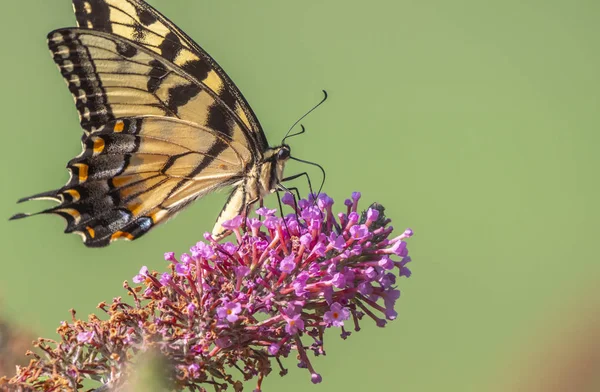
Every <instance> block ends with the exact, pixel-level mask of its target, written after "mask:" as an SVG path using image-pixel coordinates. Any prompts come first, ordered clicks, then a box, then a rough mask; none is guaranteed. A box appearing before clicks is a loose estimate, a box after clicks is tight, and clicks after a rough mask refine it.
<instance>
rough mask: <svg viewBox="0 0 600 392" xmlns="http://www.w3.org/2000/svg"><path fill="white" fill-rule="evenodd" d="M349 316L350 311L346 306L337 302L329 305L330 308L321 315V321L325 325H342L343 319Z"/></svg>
mask: <svg viewBox="0 0 600 392" xmlns="http://www.w3.org/2000/svg"><path fill="white" fill-rule="evenodd" d="M349 318H350V311H349V310H348V309H347V308H344V307H342V305H340V304H339V303H337V302H334V303H333V304H332V305H331V308H330V310H329V311H328V312H326V313H325V315H324V316H323V321H325V323H327V325H333V326H334V327H343V326H344V321H345V320H348V319H349Z"/></svg>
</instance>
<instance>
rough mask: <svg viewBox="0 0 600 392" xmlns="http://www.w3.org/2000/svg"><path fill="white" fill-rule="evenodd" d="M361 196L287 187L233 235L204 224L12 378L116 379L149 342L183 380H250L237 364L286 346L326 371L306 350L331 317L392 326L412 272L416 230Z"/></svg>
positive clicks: (259, 372) (249, 364)
mask: <svg viewBox="0 0 600 392" xmlns="http://www.w3.org/2000/svg"><path fill="white" fill-rule="evenodd" d="M360 198H361V197H360V194H359V193H358V192H356V193H354V194H353V195H352V198H351V199H349V200H347V202H346V203H345V205H346V207H344V206H340V207H342V209H343V211H339V210H338V211H333V210H332V208H333V207H334V206H335V204H334V203H333V199H331V198H330V197H329V196H327V195H326V194H319V195H310V196H309V197H307V198H305V199H300V200H298V203H297V204H298V205H297V206H296V204H295V203H294V199H293V197H292V195H291V194H286V195H284V204H285V205H286V206H285V207H284V211H283V212H282V214H283V217H282V218H280V217H279V214H278V213H277V212H276V211H275V210H269V209H267V208H264V207H263V208H259V209H258V211H257V214H258V215H259V216H262V217H264V218H263V221H262V222H261V221H260V220H259V219H256V218H247V219H245V218H243V217H242V216H238V217H236V218H234V219H232V220H231V221H228V222H226V223H225V226H226V227H227V228H228V229H229V230H234V231H235V236H234V237H232V238H233V242H227V241H221V240H217V239H216V238H215V237H213V236H212V235H211V234H208V233H207V234H205V235H204V236H203V237H204V239H205V240H206V241H200V242H198V243H196V244H195V245H193V246H192V247H191V248H190V252H189V253H184V254H182V255H181V257H179V258H175V254H174V253H172V252H168V253H165V255H164V258H165V260H166V261H167V262H168V263H166V264H168V268H169V269H168V272H164V271H161V272H155V271H152V272H151V273H150V272H149V271H148V269H147V268H145V267H144V268H142V269H141V270H140V273H139V274H138V275H136V277H134V282H135V284H136V285H135V286H133V285H132V286H129V285H128V283H127V282H126V283H125V288H126V289H127V292H128V293H129V294H130V295H131V296H132V300H131V301H127V302H122V300H121V297H117V298H115V299H114V300H113V302H112V303H110V304H107V303H101V304H100V305H99V308H100V309H101V311H103V312H104V313H106V315H103V316H104V317H91V318H90V319H89V320H88V321H81V320H74V321H72V322H63V323H62V324H61V326H60V328H59V333H60V334H61V339H60V340H57V341H54V340H52V341H51V340H43V341H40V342H39V343H38V345H39V347H40V348H41V349H42V350H40V352H41V356H40V357H39V358H38V359H37V362H35V363H33V364H32V365H30V367H23V368H20V369H19V370H18V378H17V380H28V381H27V383H30V382H31V383H34V382H38V383H39V381H40V380H42V381H43V382H44V384H43V385H44V387H49V388H53V390H60V389H61V388H62V387H63V386H64V385H63V384H58V382H59V381H61V380H62V381H65V380H66V381H67V382H72V383H73V385H74V386H76V383H78V382H80V380H79V379H78V378H81V377H82V376H81V375H82V374H85V377H86V378H88V379H91V380H92V381H94V380H96V381H100V382H105V381H104V380H109V379H110V380H111V382H114V383H115V385H117V384H118V383H119V382H120V380H119V377H121V376H120V375H122V374H130V371H129V369H126V368H125V366H127V365H128V364H129V362H130V361H134V360H135V358H134V357H135V355H136V353H137V352H138V351H140V347H143V346H144V345H146V344H151V345H153V347H155V348H157V349H158V350H159V351H160V354H161V355H164V356H165V357H166V359H167V361H165V366H167V367H168V368H169V369H168V370H169V372H171V373H172V374H173V376H174V377H176V378H175V379H176V380H177V383H178V386H180V387H181V389H189V390H199V389H201V388H202V387H203V384H205V382H206V380H209V379H210V380H211V382H214V383H215V385H217V384H216V383H219V385H220V384H231V385H233V387H234V389H236V388H238V387H239V386H241V384H239V383H240V382H241V381H243V380H239V379H238V378H237V377H236V376H235V369H236V368H238V369H243V372H244V373H245V374H246V375H248V376H258V377H261V378H262V377H264V376H265V373H264V370H265V369H268V368H270V366H271V364H270V363H269V362H271V361H279V360H280V358H282V357H290V358H293V357H297V358H298V362H297V364H298V366H299V367H300V368H305V369H308V371H309V372H310V374H311V380H312V381H313V382H315V383H318V382H321V376H320V375H319V373H317V371H316V370H315V369H314V364H311V360H310V354H314V355H321V354H323V353H324V346H323V345H324V343H323V342H324V334H325V333H326V331H327V329H326V328H325V327H327V328H329V327H344V326H345V328H342V330H341V332H340V334H339V336H340V337H341V338H342V339H346V338H349V337H350V335H351V332H350V330H351V329H354V330H355V331H358V330H359V329H360V323H361V322H364V321H365V320H367V321H371V322H373V323H374V324H375V325H377V326H379V327H383V326H385V325H386V323H387V321H386V320H393V319H395V318H396V317H397V312H396V310H395V305H396V302H397V300H398V299H399V297H400V291H399V290H398V289H397V286H398V283H399V282H400V281H401V280H402V277H408V276H410V270H409V269H408V268H407V266H406V265H407V264H408V263H409V262H410V257H409V256H408V248H407V245H406V242H405V240H407V239H408V238H409V237H410V236H411V235H412V231H411V230H410V229H407V230H405V231H404V232H403V233H402V234H400V235H398V236H396V237H395V238H391V234H392V232H393V228H392V227H391V226H389V224H390V219H387V218H386V219H382V217H381V216H380V215H382V214H383V213H382V211H383V208H382V207H381V206H379V205H375V204H374V205H372V206H371V207H370V208H369V207H368V206H365V207H364V208H362V209H359V200H360ZM288 206H292V207H293V208H289V207H288ZM285 210H288V211H285ZM290 210H292V213H289V211H290ZM365 210H366V211H365ZM286 213H287V215H286ZM244 219H245V220H244ZM244 222H245V224H243V223H244ZM375 222H377V223H376V224H374V223H375ZM396 269H397V271H396ZM351 318H352V319H351ZM347 320H350V321H349V322H348V323H345V321H347ZM84 344H85V347H84V350H82V347H81V345H84ZM294 351H295V353H294ZM44 353H46V354H44ZM265 354H267V355H265ZM44 355H45V356H44ZM107 363H108V364H110V367H107V366H106V364H107ZM232 364H236V365H235V367H232ZM65 374H66V375H67V376H68V378H67V379H65V378H61V377H62V376H63V375H65ZM55 375H58V377H55ZM36 377H38V378H37V379H36ZM54 380H57V381H54ZM62 381H61V382H62ZM40 385H41V384H40ZM69 385H71V384H69ZM258 389H260V382H259V387H258Z"/></svg>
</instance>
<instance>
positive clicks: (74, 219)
mask: <svg viewBox="0 0 600 392" xmlns="http://www.w3.org/2000/svg"><path fill="white" fill-rule="evenodd" d="M184 128H185V130H187V132H177V131H178V130H182V129H184ZM159 129H162V130H166V135H167V136H168V138H161V137H157V136H161V135H158V130H159ZM167 139H168V140H167ZM217 140H220V141H221V142H222V143H224V144H225V146H226V148H225V149H224V152H223V153H222V154H220V155H219V156H212V155H210V153H209V150H210V148H211V147H210V146H211V145H214V144H215V143H216V141H217ZM83 144H84V150H83V152H82V153H81V154H80V155H79V156H78V157H77V158H74V159H73V160H71V161H70V162H69V164H68V166H67V167H68V168H69V170H70V172H71V179H70V180H69V182H68V183H67V185H65V186H64V187H62V188H61V189H58V190H56V191H51V192H45V193H43V194H38V195H35V196H32V197H30V198H26V199H23V200H21V201H26V200H32V199H41V198H44V199H52V200H55V201H57V202H59V205H57V206H55V207H53V208H50V209H48V210H45V211H42V212H41V213H44V214H48V213H51V214H57V215H60V216H62V217H63V218H65V219H66V220H67V228H66V230H65V232H67V233H73V232H76V233H79V234H81V235H82V236H83V237H84V241H85V244H86V245H88V246H104V245H106V244H108V243H109V242H111V241H113V240H115V239H118V238H125V239H135V238H137V237H139V236H141V235H143V234H145V233H146V232H148V231H149V230H150V229H151V228H152V227H154V226H155V225H156V224H158V223H160V222H162V221H164V220H167V219H168V218H170V217H172V216H173V215H174V214H175V213H177V212H178V211H180V210H181V209H182V208H184V207H185V206H187V205H188V204H189V203H190V202H192V201H193V200H195V199H196V198H198V197H202V196H203V195H205V194H206V193H208V192H211V191H213V190H215V189H218V188H221V187H224V186H228V185H232V184H236V183H238V182H239V181H240V180H241V177H242V172H241V170H242V164H243V160H242V158H241V156H240V155H239V154H238V153H237V151H236V150H235V148H234V147H236V148H238V149H239V148H240V146H235V144H234V143H233V142H226V141H223V140H222V139H220V138H219V136H217V135H216V134H214V133H211V132H207V131H206V130H205V129H202V128H198V127H194V126H191V125H190V124H188V123H184V122H182V121H181V120H177V119H171V118H161V117H142V118H128V119H125V120H117V121H113V122H109V123H107V124H106V125H105V126H103V127H102V128H100V129H99V130H97V131H96V132H94V133H93V134H92V135H90V136H89V137H88V138H86V139H85V140H84V142H83ZM20 217H23V216H15V218H20Z"/></svg>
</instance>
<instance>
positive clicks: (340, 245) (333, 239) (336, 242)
mask: <svg viewBox="0 0 600 392" xmlns="http://www.w3.org/2000/svg"><path fill="white" fill-rule="evenodd" d="M329 244H330V245H331V246H333V248H334V249H335V250H337V251H342V250H344V248H346V241H345V240H344V237H342V236H341V235H339V236H338V235H336V234H335V233H331V235H330V236H329Z"/></svg>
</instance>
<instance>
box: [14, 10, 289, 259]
mask: <svg viewBox="0 0 600 392" xmlns="http://www.w3.org/2000/svg"><path fill="white" fill-rule="evenodd" d="M73 8H74V11H75V16H76V19H77V25H78V27H77V28H64V29H59V30H55V31H52V32H51V33H49V35H48V46H49V48H50V51H51V53H52V57H53V59H54V61H55V62H56V64H57V65H58V67H59V69H60V72H61V74H62V75H63V77H64V79H65V81H66V82H67V85H68V87H69V90H70V91H71V93H72V94H73V97H74V99H75V105H76V107H77V111H78V113H79V117H80V123H81V127H82V128H83V130H84V135H83V136H82V145H83V152H82V153H81V154H80V155H79V156H77V157H76V158H74V159H72V160H71V161H70V162H69V163H68V165H67V168H68V169H69V171H70V173H71V178H70V180H69V182H68V183H67V184H66V185H65V186H63V187H62V188H60V189H57V190H53V191H49V192H44V193H40V194H37V195H34V196H31V197H27V198H24V199H21V200H20V202H21V201H27V200H34V199H51V200H54V201H56V202H58V203H59V204H58V205H56V206H55V207H53V208H49V209H47V210H44V211H41V212H39V213H37V214H57V215H60V216H62V217H64V218H65V219H66V221H67V227H66V230H65V232H67V233H77V234H80V235H81V236H82V237H83V239H84V243H85V245H87V246H90V247H100V246H105V245H108V244H109V243H110V242H111V241H113V240H116V239H128V240H133V239H136V238H138V237H140V236H142V235H143V234H145V233H147V232H148V231H149V230H150V229H152V228H153V227H154V226H156V225H158V224H160V223H161V222H164V221H166V220H167V219H169V218H170V217H172V216H173V215H174V214H175V213H177V212H178V211H180V210H182V209H183V208H185V207H186V206H187V205H189V204H190V203H191V202H192V201H194V200H195V199H198V198H200V197H202V196H204V195H206V194H207V193H209V192H211V191H214V190H217V189H219V188H222V187H226V186H232V187H233V191H232V192H231V195H230V196H229V199H228V200H227V203H226V204H225V206H224V208H223V210H222V212H221V214H220V215H219V217H218V219H217V222H216V224H215V226H214V229H213V234H214V235H215V236H222V235H224V234H226V231H225V230H224V228H223V226H222V224H223V222H224V221H226V220H229V219H232V218H233V217H235V216H237V215H239V214H243V213H245V210H246V209H247V208H248V206H250V205H251V204H253V203H255V202H256V201H258V200H262V198H263V197H264V196H265V195H267V194H269V193H272V192H274V191H275V190H276V188H277V187H278V186H279V185H280V182H281V181H282V180H283V169H284V166H285V163H286V161H287V160H288V159H289V158H290V148H289V146H288V145H286V144H285V143H283V144H282V145H281V146H279V147H275V148H271V147H269V145H268V143H267V140H266V137H265V135H264V133H263V130H262V128H261V126H260V124H259V122H258V119H257V118H256V116H255V114H254V113H253V111H252V109H251V108H250V106H249V105H248V103H247V102H246V100H245V99H244V97H243V96H242V94H241V92H240V91H239V90H238V88H237V87H236V86H235V85H234V84H233V82H232V81H231V79H230V78H229V77H228V76H227V74H226V73H225V72H224V71H223V70H222V69H221V67H219V65H218V64H217V63H216V62H215V61H214V60H213V59H212V58H211V57H210V56H209V55H208V54H207V53H206V52H205V51H204V50H203V49H202V48H200V46H198V45H197V44H196V43H195V42H193V41H192V39H191V38H190V37H188V36H187V35H186V34H185V33H184V32H183V31H181V30H180V29H179V28H178V27H177V26H175V25H174V24H173V23H172V22H171V21H169V20H168V19H167V18H166V17H164V16H163V15H161V14H160V13H159V12H158V11H156V10H155V9H154V8H152V7H151V6H150V5H148V4H146V3H145V2H144V1H142V0H73ZM30 215H32V214H17V215H15V216H13V217H12V218H11V219H18V218H23V217H27V216H30Z"/></svg>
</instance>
